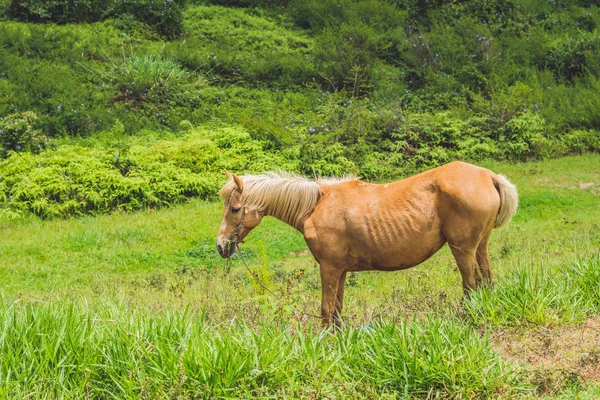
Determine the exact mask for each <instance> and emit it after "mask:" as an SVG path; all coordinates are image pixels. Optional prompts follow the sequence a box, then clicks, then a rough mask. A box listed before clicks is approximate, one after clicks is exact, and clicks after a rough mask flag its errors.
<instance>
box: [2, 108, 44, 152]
mask: <svg viewBox="0 0 600 400" xmlns="http://www.w3.org/2000/svg"><path fill="white" fill-rule="evenodd" d="M37 119H38V118H37V115H36V114H35V113H34V112H32V111H26V112H23V113H16V114H11V115H7V116H6V117H3V118H0V143H2V156H3V157H6V156H7V155H8V154H9V152H11V151H12V152H19V151H30V152H32V153H37V152H39V151H40V150H42V149H44V148H45V147H46V142H47V140H48V139H47V138H46V137H45V136H44V135H42V132H41V131H40V130H39V129H36V128H35V124H36V122H37Z"/></svg>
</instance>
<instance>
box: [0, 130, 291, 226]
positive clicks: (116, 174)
mask: <svg viewBox="0 0 600 400" xmlns="http://www.w3.org/2000/svg"><path fill="white" fill-rule="evenodd" d="M123 129H124V128H123V126H122V125H121V124H119V123H117V124H115V127H113V129H112V130H111V132H110V134H109V139H108V142H109V143H112V146H111V147H110V148H108V149H106V150H105V149H101V148H86V147H80V146H73V145H65V146H59V147H58V148H56V149H53V150H47V151H44V152H42V153H41V154H39V155H37V156H36V155H32V154H25V153H24V154H14V155H13V156H11V157H9V158H8V159H6V160H4V161H3V162H2V163H1V164H0V193H1V197H0V198H1V199H3V201H2V202H0V207H1V208H2V209H3V213H4V214H6V215H12V216H19V215H26V214H27V213H32V214H35V215H38V216H40V217H43V218H51V217H67V216H77V215H82V214H88V213H92V214H95V213H106V212H111V211H117V210H123V211H131V210H139V209H146V208H155V207H163V206H168V205H171V204H175V203H180V202H183V201H185V200H187V199H188V198H190V197H192V196H198V197H201V198H214V197H215V196H216V192H217V190H218V188H219V187H220V184H221V182H222V180H223V179H222V175H223V172H222V171H223V168H225V167H227V168H231V169H232V170H235V171H243V170H245V169H248V170H250V171H263V170H265V169H273V168H275V167H287V169H289V170H294V168H295V166H294V164H293V162H287V161H286V160H284V159H283V158H282V157H278V156H276V155H272V154H266V153H265V152H264V150H263V147H262V146H261V144H260V142H257V141H253V140H251V138H250V136H249V135H248V133H247V132H245V131H243V130H241V129H222V130H216V131H214V132H213V131H208V130H193V131H192V132H190V133H188V134H187V135H186V136H185V137H184V138H182V139H179V140H171V141H160V140H159V141H156V142H154V143H152V142H151V143H148V144H146V145H129V144H128V143H126V141H125V138H124V137H123V132H124V131H123Z"/></svg>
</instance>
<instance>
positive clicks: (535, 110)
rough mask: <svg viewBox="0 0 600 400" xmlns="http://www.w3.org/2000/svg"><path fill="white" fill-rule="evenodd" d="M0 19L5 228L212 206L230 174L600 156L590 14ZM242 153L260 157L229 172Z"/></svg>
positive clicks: (232, 5) (458, 5)
mask: <svg viewBox="0 0 600 400" xmlns="http://www.w3.org/2000/svg"><path fill="white" fill-rule="evenodd" d="M1 4H2V6H1V8H0V15H1V16H2V17H1V18H2V20H1V21H0V131H1V132H2V133H1V139H2V140H1V142H2V146H3V148H2V154H3V156H4V158H5V160H4V161H2V163H1V164H0V176H2V178H0V191H1V192H2V194H3V195H2V196H0V203H1V205H0V207H1V211H2V215H4V216H5V217H10V218H13V217H15V216H19V215H29V214H36V215H39V216H42V217H50V216H69V215H81V214H86V213H96V212H110V211H113V210H117V209H139V208H145V207H157V206H165V205H169V204H172V203H173V202H179V201H181V200H182V199H184V198H187V197H189V196H200V197H203V198H210V197H212V196H214V195H215V190H216V187H217V186H218V184H219V183H220V182H221V181H222V179H221V178H220V177H219V175H218V174H220V173H221V172H220V171H221V169H222V167H223V166H227V165H228V167H229V168H230V169H232V170H234V171H237V172H243V171H244V170H250V171H258V170H265V169H272V168H280V167H282V166H284V167H285V168H287V169H290V170H292V171H296V172H300V173H304V174H307V175H339V174H344V173H355V174H359V175H361V176H362V177H364V178H366V179H369V180H382V179H388V178H396V177H399V176H405V175H407V174H410V173H413V172H415V171H419V170H422V169H425V168H429V167H432V166H436V165H439V164H442V163H444V162H448V161H451V160H455V159H463V160H467V161H474V162H478V161H481V160H484V159H500V160H501V159H507V160H518V161H525V160H530V159H538V158H547V157H556V156H562V155H566V154H578V153H584V152H587V151H598V150H599V149H600V135H599V134H598V129H599V127H600V83H599V82H600V67H598V66H599V65H600V38H599V37H598V24H599V22H600V13H599V10H600V9H599V7H598V6H597V5H595V4H594V2H591V1H584V0H581V1H571V2H565V1H558V2H547V1H516V0H513V1H508V0H478V1H472V2H442V1H409V0H404V1H398V2H388V1H384V0H369V1H358V2H357V1H349V0H347V1H300V0H295V1H294V0H292V1H275V2H266V3H265V2H262V1H251V0H247V1H212V2H208V1H207V2H199V1H192V0H189V1H183V0H180V1H162V2H156V5H155V4H154V2H151V1H147V0H141V1H137V2H128V1H124V2H123V3H119V2H114V1H111V0H104V1H99V2H94V3H91V2H86V1H82V2H79V3H75V5H71V3H70V2H67V1H53V2H46V1H40V0H37V1H30V2H19V1H17V0H3V2H2V3H1ZM202 132H207V133H208V135H205V134H203V133H202ZM215 132H216V133H215ZM223 132H225V133H223ZM227 132H229V133H227ZM232 132H234V133H235V134H233V136H231V135H230V133H232ZM203 135H204V136H203ZM215 135H216V136H215ZM201 137H202V138H204V139H203V141H202V143H200V142H199V140H200V139H199V138H201ZM217 137H218V138H217ZM232 137H233V139H232ZM236 137H237V138H239V137H244V138H246V139H243V140H246V141H247V145H248V146H251V147H252V148H253V149H254V150H253V151H254V153H253V155H252V156H250V157H247V156H246V155H245V154H244V152H238V153H240V154H239V157H238V158H237V159H235V160H229V159H228V158H227V157H220V159H219V162H215V160H214V159H213V158H214V157H213V155H214V154H215V153H222V152H223V151H225V150H226V149H230V148H232V147H235V146H237V145H238V142H239V140H238V139H235V138H236ZM219 138H220V139H219ZM167 142H168V143H169V144H168V145H167V144H166V143H167ZM65 146H66V147H65ZM73 146H75V147H73ZM136 146H137V148H138V149H140V147H142V148H152V146H162V148H169V149H171V150H169V151H172V152H178V151H179V152H181V153H186V151H188V150H189V149H194V150H193V151H194V156H195V157H196V159H195V160H194V161H193V162H187V161H184V162H182V161H181V157H179V156H175V155H173V154H172V153H169V154H164V153H163V155H164V157H163V158H162V159H160V160H154V161H152V160H149V159H147V158H144V157H143V156H141V155H140V152H143V151H142V150H140V151H137V152H136V151H130V150H131V149H133V148H136ZM61 148H62V149H63V150H60V149H61ZM175 149H179V150H175ZM24 153H33V154H36V153H39V155H34V156H29V155H24ZM259 154H260V155H259ZM186 157H189V154H187V156H186ZM154 162H158V163H159V164H153V163H154ZM164 163H170V165H171V167H172V168H171V167H169V168H168V169H169V171H170V172H168V173H167V172H164V173H161V174H160V176H157V175H156V174H152V173H149V172H148V170H149V169H150V170H153V169H154V170H156V169H157V168H158V169H161V167H157V166H156V165H164ZM148 165H150V166H148ZM38 166H42V167H43V169H44V170H45V171H46V172H45V173H41V172H40V171H37V172H34V171H33V170H34V169H35V168H37V167H38ZM74 169H76V170H77V173H76V174H75V175H73V174H74V172H73V170H74ZM99 171H101V173H100V172H99ZM98 174H101V175H102V178H101V179H100V178H99V177H98ZM9 175H10V176H11V178H10V179H8V178H7V176H9ZM196 175H198V176H196ZM157 180H160V181H161V182H162V183H161V185H162V188H160V189H158V188H156V184H155V182H157ZM91 181H96V182H100V183H98V184H97V185H95V186H94V185H90V184H89V182H91ZM200 181H202V182H203V183H199V182H200ZM102 182H109V183H110V184H108V183H107V185H108V186H107V187H106V185H105V186H103V185H102ZM207 182H208V183H207ZM98 185H99V186H98ZM115 188H118V191H119V193H120V194H119V195H118V196H117V198H116V199H112V200H110V201H101V200H98V201H95V202H94V200H93V199H92V200H91V201H87V200H84V199H82V197H85V196H84V194H85V193H92V195H91V197H94V196H100V197H102V196H103V194H102V193H106V192H107V191H108V190H112V191H113V192H114V191H115V190H114V189H115ZM84 201H87V202H86V203H85V204H82V202H84Z"/></svg>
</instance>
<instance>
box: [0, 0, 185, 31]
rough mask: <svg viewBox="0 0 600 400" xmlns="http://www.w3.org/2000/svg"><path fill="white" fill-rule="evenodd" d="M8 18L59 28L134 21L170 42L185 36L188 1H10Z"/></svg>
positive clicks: (7, 12) (7, 11)
mask: <svg viewBox="0 0 600 400" xmlns="http://www.w3.org/2000/svg"><path fill="white" fill-rule="evenodd" d="M8 3H9V4H8V6H7V10H6V14H7V16H8V17H9V18H11V19H14V20H17V21H24V22H55V23H58V24H66V23H83V22H96V21H100V20H102V19H106V18H111V17H117V18H124V19H127V18H131V19H133V20H136V21H139V22H141V23H142V24H145V25H146V26H149V27H151V28H153V29H154V30H155V31H156V32H157V33H158V34H159V35H161V36H164V37H167V38H169V39H173V38H176V37H178V36H181V34H182V33H183V22H182V21H183V17H182V7H183V3H184V0H160V1H158V0H157V1H156V2H155V1H154V0H135V1H132V0H129V1H127V0H123V1H117V0H78V1H72V0H52V1H50V0H8Z"/></svg>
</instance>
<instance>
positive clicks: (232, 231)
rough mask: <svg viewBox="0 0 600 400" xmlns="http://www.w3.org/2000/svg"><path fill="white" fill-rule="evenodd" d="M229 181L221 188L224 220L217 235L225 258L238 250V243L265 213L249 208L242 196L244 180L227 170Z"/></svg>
mask: <svg viewBox="0 0 600 400" xmlns="http://www.w3.org/2000/svg"><path fill="white" fill-rule="evenodd" d="M225 173H226V174H227V177H228V178H229V181H228V182H227V183H226V184H225V186H223V188H222V189H221V195H222V197H223V200H224V203H225V210H224V211H223V220H222V221H221V228H220V229H219V236H218V237H217V250H218V251H219V254H220V255H221V257H223V258H229V257H231V256H232V255H233V253H235V251H236V250H237V245H238V243H240V242H242V241H243V240H244V238H245V237H246V235H247V234H248V233H249V232H250V231H251V230H252V229H254V228H255V227H256V226H257V225H258V224H259V223H260V221H261V219H262V217H263V215H262V213H260V212H259V211H257V210H255V209H249V207H248V205H247V204H245V199H244V197H243V196H242V193H243V191H244V182H243V181H242V179H241V178H240V177H239V176H237V175H235V174H232V173H230V172H229V171H227V170H225Z"/></svg>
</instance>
